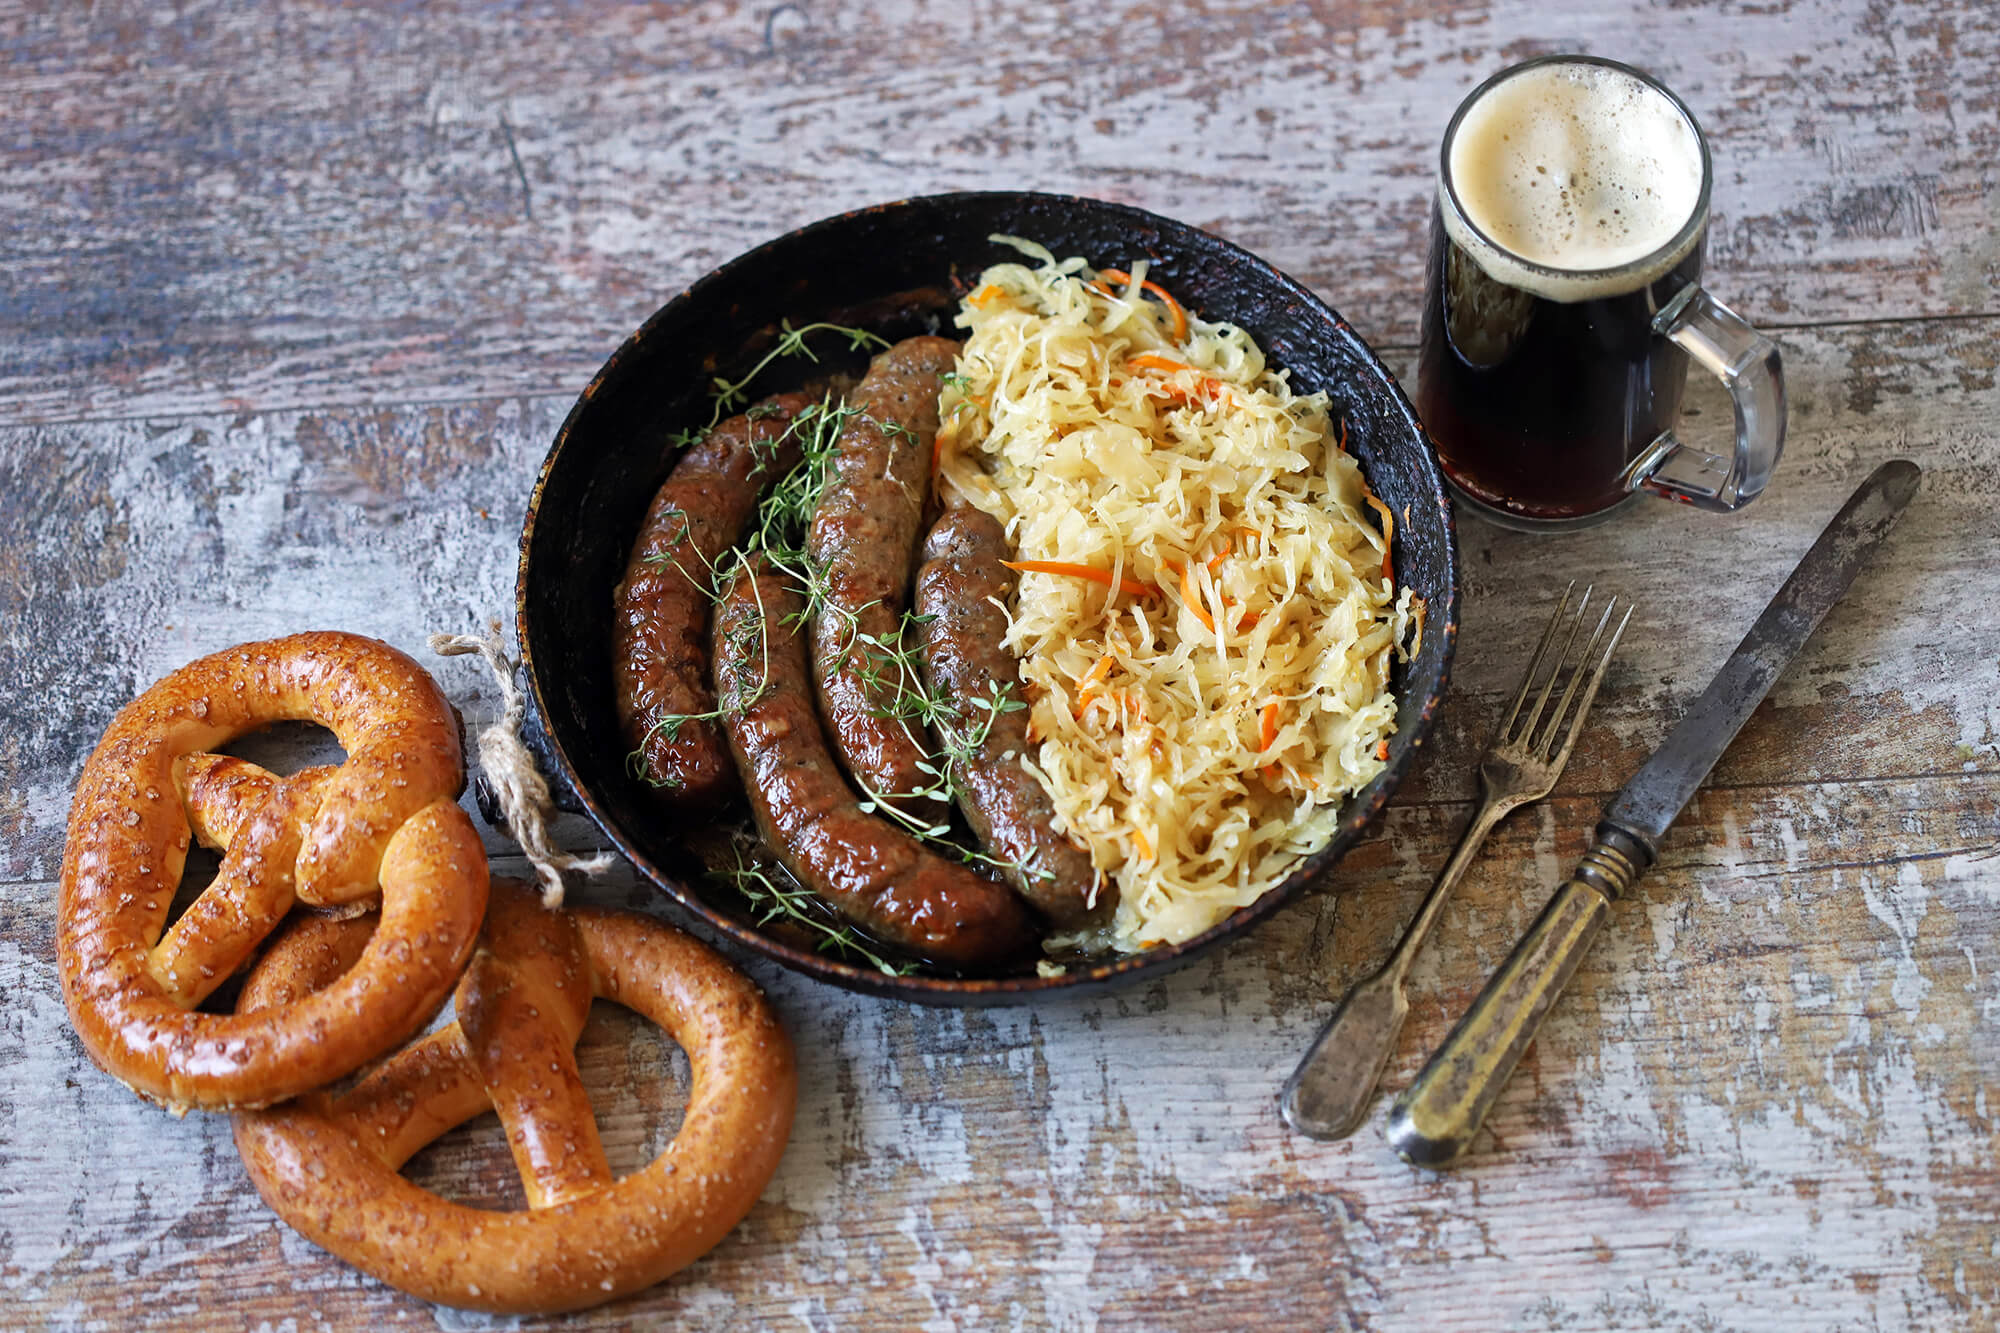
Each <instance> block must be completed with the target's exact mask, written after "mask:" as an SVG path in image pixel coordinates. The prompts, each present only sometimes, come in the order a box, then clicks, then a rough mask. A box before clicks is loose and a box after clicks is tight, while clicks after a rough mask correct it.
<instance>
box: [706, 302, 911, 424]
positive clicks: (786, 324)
mask: <svg viewBox="0 0 2000 1333" xmlns="http://www.w3.org/2000/svg"><path fill="white" fill-rule="evenodd" d="M778 327H779V328H780V329H782V330H783V331H784V332H783V336H781V337H780V338H779V339H778V345H777V346H776V347H773V348H772V349H771V350H770V351H768V352H766V353H765V354H764V359H763V360H761V361H759V362H758V363H757V364H756V365H754V366H752V367H750V373H749V374H747V375H745V376H744V377H743V378H742V379H740V380H726V379H724V378H722V377H721V376H720V375H717V376H716V377H715V415H714V416H712V417H710V418H709V421H708V425H709V428H710V429H711V430H712V429H714V427H715V423H716V422H718V421H720V420H722V418H723V417H725V416H727V415H728V414H729V411H730V409H731V408H733V407H735V406H736V405H737V404H738V403H740V402H742V401H743V398H744V395H745V394H747V393H748V392H749V389H750V385H751V383H752V382H754V381H755V380H756V378H757V377H758V376H759V375H761V374H763V373H764V368H765V367H766V366H768V365H770V364H771V363H772V362H773V361H776V360H777V359H778V358H779V357H781V356H803V357H805V358H806V360H808V361H814V362H817V361H818V360H819V356H818V354H817V353H815V352H814V351H813V349H812V348H811V347H809V346H807V345H806V335H807V334H809V333H819V332H827V333H838V334H840V335H841V336H842V337H844V338H846V339H847V346H848V349H849V350H850V351H856V352H859V351H862V350H863V349H865V348H868V347H871V346H872V347H879V348H886V347H888V345H889V343H888V340H887V339H885V338H882V337H879V336H878V335H876V334H873V333H870V332H869V331H868V330H866V329H855V328H849V327H848V326H847V325H845V324H826V323H819V324H807V325H805V326H804V327H803V328H797V329H795V328H793V327H792V322H791V321H790V320H781V321H779V324H778Z"/></svg>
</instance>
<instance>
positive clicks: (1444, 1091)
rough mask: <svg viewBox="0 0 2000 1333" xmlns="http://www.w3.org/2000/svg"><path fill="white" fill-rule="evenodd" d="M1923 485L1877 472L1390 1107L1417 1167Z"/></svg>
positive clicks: (1499, 1069) (1401, 1147) (1901, 469)
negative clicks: (1414, 1077)
mask: <svg viewBox="0 0 2000 1333" xmlns="http://www.w3.org/2000/svg"><path fill="white" fill-rule="evenodd" d="M1921 475H1922V473H1921V471H1920V470H1919V469H1918V467H1917V465H1916V464H1915V463H1912V462H1910V461H1908V460H1907V459H1896V460H1894V461H1891V462H1888V463H1884V464H1883V465H1882V466H1881V467H1878V468H1876V469H1875V471H1874V473H1873V474H1871V475H1870V476H1869V478H1868V480H1866V481H1864V482H1863V483H1862V484H1861V486H1860V488H1859V489H1858V490H1856V491H1855V492H1854V494H1853V496H1852V497H1851V498H1850V499H1849V500H1848V502H1847V503H1846V504H1845V505H1843V506H1842V507H1841V510H1840V512H1839V513H1838V514H1835V515H1834V517H1833V521H1832V522H1830V523H1828V524H1827V526H1826V530H1825V531H1824V532H1822V533H1820V535H1819V539H1818V540H1817V541H1815V542H1814V543H1813V544H1812V548H1811V549H1810V550H1808V551H1807V552H1806V554H1805V557H1804V558H1803V559H1802V560H1800V561H1799V564H1798V567H1797V568H1796V569H1794V570H1793V571H1792V574H1791V577H1790V578H1788V579H1786V580H1785V584H1784V586H1783V587H1782V588H1780V589H1778V594H1777V596H1775V597H1773V598H1772V599H1771V602H1770V605H1768V606H1766V607H1765V608H1764V612H1763V614H1762V615H1760V616H1758V617H1757V623H1756V624H1754V625H1752V626H1751V627H1750V632H1749V633H1748V634H1746V635H1744V636H1743V642H1742V643H1740V644H1738V645H1737V647H1736V651H1735V652H1733V653H1731V654H1730V655H1729V660H1728V661H1727V662H1725V663H1723V665H1722V669H1721V670H1720V671H1719V672H1717V673H1716V676H1715V679H1714V680H1712V681H1710V682H1709V685H1708V688H1707V689H1705V690H1703V691H1702V693H1701V695H1700V697H1699V698H1697V699H1696V700H1695V701H1694V703H1693V705H1692V706H1690V707H1689V709H1688V711H1687V714H1686V715H1685V716H1684V717H1682V718H1681V720H1680V722H1679V723H1678V724H1676V725H1675V727H1674V729H1673V730H1672V731H1671V732H1669V733H1668V734H1667V739H1666V740H1665V741H1664V742H1662V743H1661V745H1660V748H1659V749H1657V750H1655V751H1654V752H1653V754H1652V756H1651V757H1650V758H1649V759H1647V760H1646V762H1645V763H1644V764H1643V765H1641V766H1640V768H1639V771H1638V773H1636V774H1635V775H1634V776H1633V778H1632V780H1631V781H1630V782H1628V783H1626V784H1625V786H1624V789H1623V790H1621V791H1620V792H1619V793H1618V795H1617V796H1616V797H1615V798H1613V800H1612V802H1611V804H1610V805H1609V806H1608V807H1607V808H1606V809H1605V812H1604V818H1603V820H1602V821H1601V822H1600V823H1599V824H1598V826H1597V838H1596V841H1595V843H1594V844H1593V845H1592V847H1591V849H1590V850H1589V851H1588V852H1586V853H1584V856H1583V859H1582V861H1580V862H1579V863H1578V865H1577V868H1576V870H1575V872H1574V873H1573V874H1572V875H1571V876H1570V877H1569V879H1568V880H1566V881H1564V883H1563V884H1562V885H1561V887H1559V888H1558V889H1557V890H1556V892H1555V896H1554V897H1552V898H1551V899H1550V900H1549V903H1548V906H1547V907H1545V908H1543V909H1542V913H1541V915H1540V916H1538V917H1536V918H1535V923H1534V924H1533V925H1532V926H1530V927H1529V928H1528V933H1527V934H1526V935H1523V936H1522V937H1521V941H1520V943H1518V944H1516V945H1515V946H1514V951H1513V952H1512V953H1511V954H1509V955H1508V957H1507V961H1506V962H1504V963H1502V964H1501V965H1500V968H1499V970H1498V971H1496V972H1495V973H1494V974H1493V976H1492V977H1491V979H1489V980H1488V981H1487V983H1486V988H1485V989H1484V990H1482V991H1481V992H1480V993H1479V998H1478V999H1476V1000H1474V1001H1473V1002H1472V1008H1470V1009H1469V1010H1467V1011H1466V1014H1465V1017H1464V1018H1462V1019H1460V1020H1459V1021H1458V1025H1457V1026H1456V1027H1454V1028H1453V1029H1452V1030H1451V1034H1450V1035H1449V1036H1447V1037H1446V1038H1445V1039H1444V1045H1442V1046H1440V1047H1439V1048H1438V1050H1437V1053H1436V1054H1435V1055H1433V1056H1431V1058H1430V1060H1429V1061H1428V1062H1427V1063H1426V1064H1425V1065H1424V1067H1423V1069H1422V1070H1421V1071H1420V1072H1419V1073H1418V1074H1417V1077H1416V1079H1415V1081H1414V1082H1412V1083H1411V1084H1410V1086H1409V1087H1408V1088H1407V1089H1406V1090H1405V1091H1404V1092H1403V1094H1402V1096H1400V1097H1398V1098H1397V1099H1396V1102H1395V1105H1394V1106H1392V1107H1391V1108H1390V1111H1389V1121H1388V1126H1387V1134H1388V1137H1389V1143H1390V1145H1391V1146H1392V1147H1393V1148H1395V1150H1396V1152H1397V1154H1398V1155H1399V1156H1401V1157H1402V1158H1403V1159H1404V1160H1405V1161H1407V1162H1411V1163H1414V1164H1416V1165H1419V1166H1442V1165H1444V1164H1446V1163H1448V1162H1450V1161H1451V1160H1453V1159H1454V1158H1456V1157H1457V1156H1458V1155H1459V1154H1460V1153H1462V1152H1463V1151H1464V1150H1465V1148H1466V1146H1467V1145H1468V1144H1470V1143H1471V1142H1472V1138H1473V1136H1474V1135H1475V1134H1476V1133H1478V1131H1479V1126H1480V1124H1481V1123H1482V1122H1483V1121H1484V1120H1485V1119H1486V1113H1487V1112H1488V1111H1489V1110H1491V1109H1492V1107H1493V1103H1494V1102H1496V1101H1497V1100H1499V1097H1500V1090H1501V1089H1502V1088H1503V1087H1505V1086H1506V1083H1507V1078H1508V1076H1509V1075H1510V1074H1512V1073H1513V1072H1514V1066H1515V1065H1516V1064H1517V1063H1519V1061H1520V1059H1521V1055H1522V1053H1523V1052H1525V1051H1526V1050H1527V1049H1528V1046H1529V1044H1530V1043H1532V1042H1533V1041H1534V1039H1535V1034H1536V1033H1537V1032H1538V1031H1539V1030H1540V1029H1541V1025H1542V1020H1543V1019H1544V1018H1545V1017H1547V1015H1548V1012H1549V1010H1550V1009H1551V1008H1552V1007H1553V1006H1554V1004H1555V1001H1556V997H1557V996H1559V995H1561V994H1562V989H1563V987H1564V986H1565V985H1566V984H1568V982H1569V979H1570V976H1571V975H1572V974H1573V973H1574V972H1575V971H1576V968H1577V965H1578V964H1579V963H1580V962H1582V960H1583V956H1584V954H1585V953H1586V952H1587V951H1588V950H1589V948H1590V944H1591V941H1592V940H1594V939H1595V938H1596V936H1597V932H1598V930H1599V928H1600V927H1602V925H1603V924H1604V920H1605V918H1606V917H1607V916H1608V915H1609V914H1610V911H1611V906H1612V904H1613V903H1615V902H1616V901H1617V900H1618V899H1619V898H1620V897H1621V896H1622V895H1623V894H1624V893H1625V891H1626V890H1627V889H1629V888H1631V886H1632V884H1633V882H1634V881H1636V880H1637V879H1638V878H1639V876H1640V875H1641V874H1643V873H1644V872H1645V870H1646V867H1648V866H1649V865H1651V864H1652V863H1653V861H1654V860H1655V859H1657V857H1658V855H1659V847H1660V840H1661V839H1662V838H1663V837H1664V836H1665V835H1666V832H1667V829H1668V827H1669V826H1671V825H1672V824H1673V822H1674V820H1675V819H1677V818H1679V817H1680V813H1681V811H1682V810H1684V809H1686V808H1687V803H1688V802H1689V801H1690V800H1691V799H1693V797H1694V793H1695V789H1696V788H1697V787H1699V786H1700V785H1701V782H1702V779H1704V778H1706V777H1707V776H1708V774H1709V771H1710V770H1711V769H1713V768H1714V767H1715V764H1716V761H1717V760H1719V759H1720V758H1721V757H1722V753H1723V751H1724V750H1727V749H1728V748H1729V743H1730V742H1731V741H1733V740H1735V739H1736V733H1737V732H1739V731H1741V730H1742V729H1743V724H1744V723H1745V722H1747V721H1749V719H1750V714H1751V713H1752V712H1754V711H1755V710H1756V707H1757V705H1758V704H1759V703H1761V702H1763V699H1764V696H1765V695H1766V694H1767V693H1769V692H1770V689H1771V686H1772V684H1773V683H1774V682H1776V680H1777V679H1778V676H1779V674H1780V673H1782V672H1783V671H1784V669H1785V667H1786V666H1788V665H1789V664H1790V663H1791V661H1792V659H1793V658H1794V657H1796V656H1798V653H1799V650H1800V649H1801V648H1803V647H1804V646H1805V644H1806V640H1808V639H1810V638H1811V637H1812V634H1813V631H1814V630H1816V629H1818V628H1819V625H1820V622H1821V621H1823V620H1825V619H1826V614H1827V612H1828V611H1830V610H1832V609H1833V606H1834V604H1835V603H1836V602H1838V601H1839V600H1840V599H1841V597H1842V596H1844V595H1845V594H1846V592H1847V590H1848V588H1849V587H1850V586H1851V585H1852V584H1853V582H1854V577H1855V575H1856V574H1858V573H1859V572H1860V570H1861V567H1862V566H1863V565H1865V564H1866V563H1867V562H1868V560H1869V558H1870V557H1871V556H1872V555H1874V553H1875V551H1876V550H1877V549H1878V548H1879V547H1880V546H1881V544H1882V540H1883V538H1885V537H1886V536H1888V534H1889V530H1890V529H1891V528H1892V527H1894V526H1895V523H1896V520H1897V518H1899V517H1900V516H1901V515H1902V512H1903V509H1904V507H1905V506H1907V505H1908V504H1909V502H1910V497H1911V496H1913V495H1915V494H1916V490H1917V482H1918V479H1919V478H1920V477H1921Z"/></svg>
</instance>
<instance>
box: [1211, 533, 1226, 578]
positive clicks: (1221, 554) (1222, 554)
mask: <svg viewBox="0 0 2000 1333" xmlns="http://www.w3.org/2000/svg"><path fill="white" fill-rule="evenodd" d="M1229 549H1230V547H1229V538H1227V537H1224V538H1223V539H1222V549H1221V550H1219V551H1217V552H1216V553H1215V554H1214V555H1212V556H1210V557H1209V558H1208V572H1209V573H1211V574H1213V573H1214V572H1215V567H1216V566H1217V565H1219V564H1221V563H1222V562H1223V561H1224V560H1226V559H1228V558H1229Z"/></svg>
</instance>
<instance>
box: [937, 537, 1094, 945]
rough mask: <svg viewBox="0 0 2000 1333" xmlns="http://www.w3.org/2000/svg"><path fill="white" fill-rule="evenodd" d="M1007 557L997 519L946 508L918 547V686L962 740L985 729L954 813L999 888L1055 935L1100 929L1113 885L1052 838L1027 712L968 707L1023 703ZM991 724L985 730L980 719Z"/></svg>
mask: <svg viewBox="0 0 2000 1333" xmlns="http://www.w3.org/2000/svg"><path fill="white" fill-rule="evenodd" d="M1008 554H1009V547H1008V545H1007V534H1006V532H1005V530H1004V529H1002V528H1001V526H1000V523H999V520H997V519H995V518H993V517H992V516H991V515H988V514H984V513H981V512H980V511H979V510H977V509H971V508H960V509H953V510H951V511H949V512H947V513H946V514H945V516H944V517H943V518H941V519H939V520H938V522H937V526H936V527H934V528H932V529H931V534H930V536H929V537H928V538H927V539H926V540H925V542H924V563H923V566H922V567H921V568H920V569H918V571H917V596H916V603H917V615H918V616H919V617H922V618H924V619H923V645H922V648H923V668H924V680H925V682H926V684H928V685H929V686H930V688H931V690H932V691H933V692H934V693H936V694H939V695H941V696H942V697H943V698H945V699H947V700H949V701H950V703H951V705H952V707H953V708H954V710H955V711H956V713H957V717H958V725H959V726H960V727H964V728H968V729H969V730H968V731H967V733H966V734H967V735H968V737H969V736H971V735H976V734H977V731H978V729H980V728H987V730H986V735H985V738H984V740H983V741H982V743H981V744H980V745H979V746H977V747H976V748H975V749H974V750H973V751H972V753H971V754H970V755H969V756H966V757H963V758H954V759H953V760H952V765H951V775H952V780H953V785H954V786H955V787H956V788H957V790H958V808H959V809H960V810H962V811H964V812H965V818H966V822H967V823H969V824H971V825H972V831H973V832H975V833H977V834H978V835H979V840H980V841H981V842H983V843H985V844H986V850H987V851H988V852H990V853H992V854H993V856H994V857H995V858H996V859H998V860H1000V861H1001V862H1004V863H1006V874H1007V878H1008V880H1009V881H1010V882H1011V883H1012V884H1013V885H1014V887H1015V888H1016V889H1017V890H1019V891H1020V894H1021V896H1022V897H1023V898H1025V899H1027V900H1028V902H1029V903H1030V904H1032V905H1033V906H1034V907H1035V908H1036V909H1037V910H1038V911H1040V912H1041V913H1042V915H1044V916H1046V917H1047V918H1048V919H1049V920H1050V921H1052V922H1054V923H1055V924H1056V925H1057V926H1060V927H1062V928H1064V929H1071V930H1073V929H1077V928H1080V927H1085V926H1092V925H1098V924H1101V923H1102V922H1103V921H1104V920H1105V919H1106V918H1107V917H1108V916H1109V914H1110V912H1111V909H1112V908H1113V906H1115V905H1116V903H1117V898H1118V886H1117V885H1116V884H1114V883H1112V882H1111V881H1110V880H1108V879H1107V880H1105V881H1103V883H1102V885H1101V886H1100V885H1099V880H1098V875H1097V872H1096V870H1094V869H1093V868H1092V866H1091V863H1090V854H1089V853H1088V852H1085V851H1083V850H1082V849H1080V848H1078V847H1077V846H1076V845H1075V844H1074V843H1072V842H1070V840H1069V839H1068V838H1065V837H1064V836H1063V835H1062V834H1060V833H1058V832H1056V829H1055V813H1056V812H1055V806H1054V805H1053V804H1052V803H1051V802H1050V800H1049V795H1048V793H1047V792H1046V791H1044V790H1043V789H1042V784H1041V783H1039V782H1037V781H1036V780H1035V779H1034V777H1033V776H1031V775H1030V774H1029V773H1028V772H1027V770H1026V769H1024V768H1022V767H1021V756H1022V755H1024V754H1027V753H1028V712H1027V709H1026V708H1021V707H1017V708H1016V709H1014V711H1012V712H990V713H989V711H988V710H986V709H982V708H980V707H978V706H977V705H976V704H975V703H974V702H973V700H975V699H987V700H991V699H992V698H993V693H992V692H993V688H994V686H995V685H996V684H997V685H1000V686H1011V687H1012V688H1011V689H1009V690H1007V691H1006V694H1005V697H1006V698H1008V699H1011V700H1012V701H1014V702H1015V703H1016V704H1019V703H1021V702H1022V699H1023V695H1022V692H1021V677H1020V669H1019V663H1018V662H1017V661H1016V660H1015V657H1014V654H1012V653H1011V652H1009V651H1008V650H1007V648H1006V645H1005V644H1004V643H1002V642H1001V640H1002V638H1003V637H1004V636H1005V635H1006V633H1007V613H1006V612H1005V611H1004V610H1003V609H1002V608H1003V607H1005V606H1006V605H1007V604H1008V602H1009V601H1010V600H1011V599H1012V598H1013V595H1014V576H1013V574H1012V573H1011V572H1009V571H1008V569H1007V568H1006V567H1005V566H1004V565H1002V564H1001V563H1000V562H1001V561H1002V560H1005V559H1006V558H1007V556H1008ZM989 716H990V717H991V719H992V720H991V724H990V727H989V724H988V721H987V719H988V717H989Z"/></svg>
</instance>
